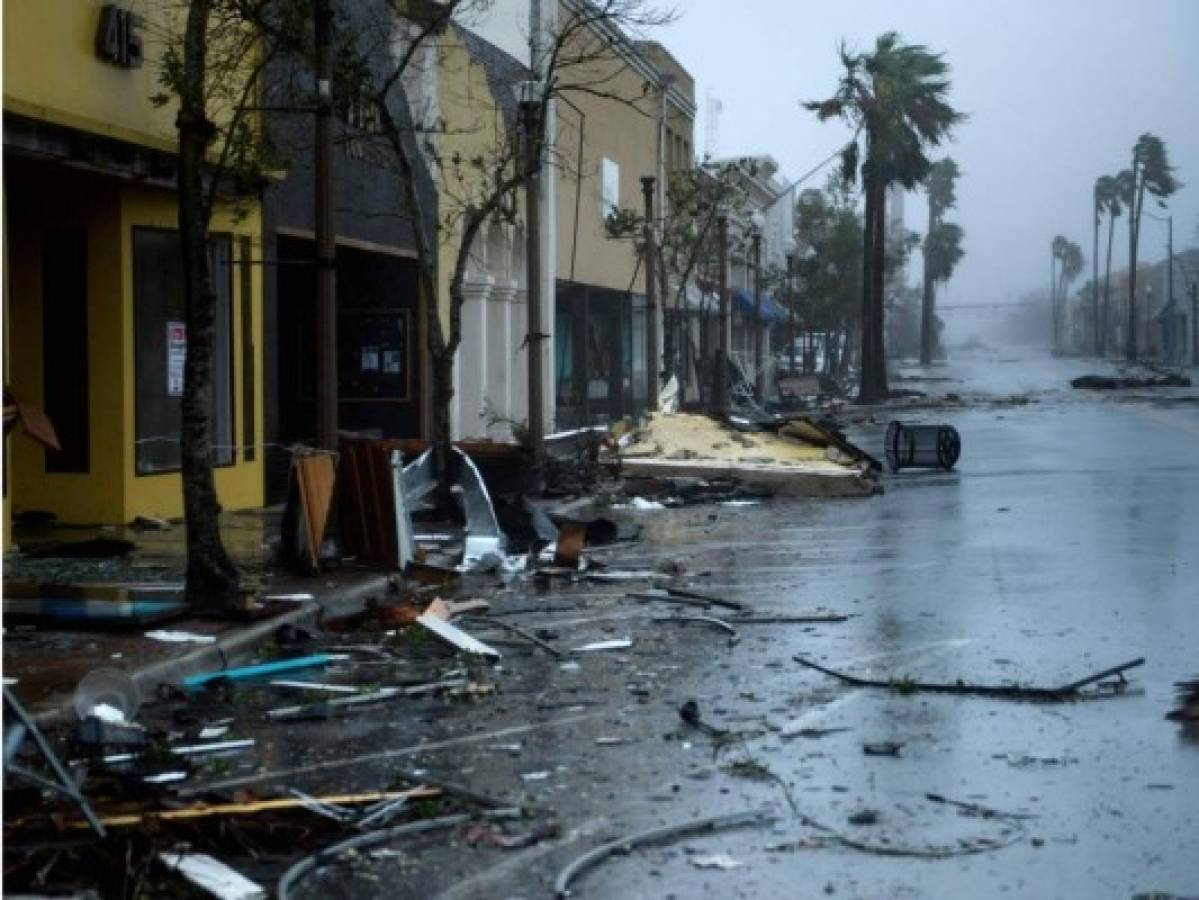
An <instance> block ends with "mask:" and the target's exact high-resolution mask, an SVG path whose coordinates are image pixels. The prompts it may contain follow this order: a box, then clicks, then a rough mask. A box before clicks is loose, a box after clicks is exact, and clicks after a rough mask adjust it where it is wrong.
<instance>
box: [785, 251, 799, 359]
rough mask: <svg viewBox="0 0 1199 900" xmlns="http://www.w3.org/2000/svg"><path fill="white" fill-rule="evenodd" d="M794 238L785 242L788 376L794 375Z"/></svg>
mask: <svg viewBox="0 0 1199 900" xmlns="http://www.w3.org/2000/svg"><path fill="white" fill-rule="evenodd" d="M797 246H798V245H797V244H796V242H795V238H789V239H788V240H787V246H786V252H787V365H788V374H789V375H794V374H795V250H796V247H797Z"/></svg>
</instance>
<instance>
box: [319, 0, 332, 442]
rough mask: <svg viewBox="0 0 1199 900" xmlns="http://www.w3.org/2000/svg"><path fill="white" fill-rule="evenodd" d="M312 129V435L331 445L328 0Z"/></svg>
mask: <svg viewBox="0 0 1199 900" xmlns="http://www.w3.org/2000/svg"><path fill="white" fill-rule="evenodd" d="M313 20H314V36H313V37H314V46H315V48H316V96H317V106H316V132H315V135H314V141H313V185H314V189H315V191H314V197H313V201H314V208H313V220H314V227H313V231H314V232H315V233H314V238H315V240H314V243H315V245H316V322H317V354H316V372H317V377H316V382H317V389H316V435H317V444H318V445H319V446H320V447H321V449H323V450H330V451H334V450H336V449H337V418H338V417H337V411H338V400H337V261H336V254H337V240H336V237H335V235H334V230H333V96H332V88H331V85H332V79H333V13H332V10H331V9H330V6H329V0H318V2H317V4H316V7H315V9H314V16H313Z"/></svg>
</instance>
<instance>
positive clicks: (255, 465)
mask: <svg viewBox="0 0 1199 900" xmlns="http://www.w3.org/2000/svg"><path fill="white" fill-rule="evenodd" d="M177 215H178V214H177V211H176V205H175V197H174V195H173V194H169V193H166V192H163V191H153V190H148V189H145V188H137V187H128V188H126V189H125V190H124V191H123V192H122V204H121V217H122V228H121V243H122V247H121V255H122V257H123V259H124V260H125V266H124V268H123V271H122V285H123V291H124V295H125V298H126V302H125V303H124V304H123V307H122V322H121V327H122V331H123V335H124V341H125V344H126V345H127V346H129V347H132V346H133V328H134V323H133V246H132V240H133V229H135V228H170V229H175V228H177V227H178V218H177ZM210 230H211V231H212V232H213V233H214V234H215V233H218V232H221V233H229V234H232V236H233V267H234V273H233V319H232V326H233V328H232V331H231V340H232V357H233V435H234V438H235V440H236V441H237V442H238V443H240V444H241V445H243V446H244V445H245V444H248V443H253V444H255V445H259V444H261V443H262V422H263V406H262V404H263V398H262V266H260V265H256V266H255V267H254V277H253V279H252V281H251V284H252V286H253V287H252V295H253V296H252V297H251V298H250V301H251V302H252V303H253V304H254V306H253V328H254V347H255V350H256V352H255V360H254V365H255V368H256V374H255V377H254V384H255V385H256V386H257V388H258V390H257V391H256V396H255V403H256V405H257V408H256V412H255V415H254V422H255V427H256V429H257V433H256V434H255V435H254V436H253V439H252V441H251V440H248V439H247V438H246V437H245V436H243V435H242V422H243V421H244V416H243V411H242V406H243V404H242V384H243V379H244V377H245V373H244V372H243V369H242V353H241V341H242V332H241V314H240V310H241V304H242V303H243V302H245V299H246V298H244V297H242V295H241V278H240V277H239V273H238V268H237V267H238V265H239V264H240V260H241V256H240V254H241V241H240V240H239V238H241V237H243V236H249V237H250V238H251V240H252V244H251V246H252V247H253V253H254V258H255V259H261V258H262V222H261V216H260V215H259V210H258V206H257V204H253V205H249V206H245V205H238V206H233V205H230V204H223V205H220V206H218V208H217V209H216V210H215V211H214V213H213V217H212V223H211V226H210ZM124 369H125V377H124V379H123V383H122V387H123V403H124V407H125V409H126V410H127V411H128V413H127V415H125V416H124V417H123V429H122V431H123V442H124V445H125V446H126V447H128V448H130V452H129V453H127V454H126V455H125V461H124V466H123V479H124V485H125V489H124V500H123V503H124V510H125V513H124V518H125V520H126V521H128V520H130V519H133V518H135V517H136V516H139V515H140V516H160V517H167V518H174V517H176V516H181V515H182V514H183V492H182V485H181V481H180V477H179V475H178V474H177V473H164V474H158V475H138V474H137V469H136V466H137V460H136V457H135V455H134V454H133V452H132V447H133V441H134V435H135V428H136V422H135V417H134V414H133V410H134V386H135V382H134V377H135V373H134V357H133V354H132V352H130V353H127V354H125V358H124ZM263 456H264V453H263V452H262V450H261V449H260V450H259V451H258V452H257V453H256V454H255V460H254V461H253V462H245V461H244V459H243V457H242V453H241V451H240V450H239V451H238V453H237V454H236V455H235V463H234V465H232V466H222V467H219V468H217V469H216V487H217V496H218V498H219V499H220V502H221V505H222V506H223V507H224V508H225V509H250V508H253V507H256V506H261V505H262V504H263V470H262V465H263V463H262V460H263Z"/></svg>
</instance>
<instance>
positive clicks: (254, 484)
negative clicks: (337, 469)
mask: <svg viewBox="0 0 1199 900" xmlns="http://www.w3.org/2000/svg"><path fill="white" fill-rule="evenodd" d="M178 13H179V7H177V6H174V5H172V4H163V3H158V2H151V0H125V2H122V3H117V4H112V3H101V2H99V0H37V2H9V3H5V4H4V195H5V209H4V244H5V246H4V326H5V327H4V347H3V350H4V382H5V385H6V388H7V389H8V390H10V391H11V393H12V395H13V396H15V397H17V398H19V399H20V400H22V401H24V402H27V403H31V404H33V405H35V406H38V407H40V408H41V409H43V410H44V411H45V412H46V413H47V414H48V415H49V416H50V418H51V420H52V421H53V423H54V425H55V428H56V431H57V433H58V436H59V440H60V443H61V444H62V448H63V449H62V452H53V451H49V450H44V449H43V448H42V447H40V446H38V445H36V444H34V443H33V442H31V441H29V440H27V439H25V438H23V437H21V436H19V435H17V434H14V435H11V436H10V437H9V438H7V439H6V441H5V466H6V472H5V511H6V523H7V521H9V519H10V517H11V516H12V514H14V513H19V512H22V511H31V510H45V511H49V512H51V513H54V514H55V515H56V516H57V517H58V519H59V520H60V521H63V522H73V523H83V522H100V523H121V522H128V521H130V520H131V519H133V518H135V517H136V516H139V515H144V516H163V517H174V516H178V515H180V514H181V513H182V493H181V486H180V477H179V474H178V466H179V463H178V459H179V422H180V412H179V405H180V396H181V394H182V362H183V358H184V353H185V350H186V329H185V327H183V322H184V315H183V301H182V280H181V274H180V270H181V262H180V258H181V254H180V250H179V241H178V235H177V231H176V229H177V219H176V216H177V203H176V196H175V158H174V152H175V146H176V134H175V128H174V120H175V109H174V106H173V105H171V104H167V105H162V106H156V105H155V104H154V103H152V102H151V97H152V96H153V95H155V94H159V93H161V92H162V88H161V86H160V85H159V83H158V71H159V65H158V63H159V60H160V59H161V57H162V54H163V52H164V49H165V41H166V40H168V39H169V35H171V34H177V33H178V29H179V27H180V25H181V22H180V21H179V19H178ZM260 230H261V214H260V208H259V205H258V203H257V200H255V199H249V200H239V201H237V202H236V203H235V202H233V201H229V202H220V203H218V205H217V207H216V209H215V211H214V214H213V219H212V235H213V240H212V245H211V255H212V261H213V274H214V282H215V286H216V292H217V298H218V304H217V306H218V310H217V341H216V348H215V359H214V363H215V364H214V373H215V374H214V380H215V386H216V396H215V398H214V408H215V411H216V415H215V422H214V427H213V434H214V438H213V443H214V447H213V454H214V460H215V463H216V466H217V469H216V484H217V490H218V494H219V496H220V500H221V503H222V505H223V506H224V507H225V508H227V509H238V508H248V507H253V506H259V505H261V504H262V497H263V473H262V454H261V452H260V451H259V450H258V449H257V447H258V445H259V444H261V441H262V437H261V434H262V426H261V423H262V421H263V409H262V391H261V385H262V362H261V359H262V354H261V350H262V315H261V282H262V276H261V267H260V266H259V265H257V263H258V262H259V261H260V260H261V252H260V249H261V239H260V233H261V231H260Z"/></svg>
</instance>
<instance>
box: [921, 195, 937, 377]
mask: <svg viewBox="0 0 1199 900" xmlns="http://www.w3.org/2000/svg"><path fill="white" fill-rule="evenodd" d="M933 213H934V211H933V202H932V201H931V200H929V202H928V233H927V234H925V236H924V298H923V302H922V303H921V305H920V364H921V365H922V366H927V365H928V364H929V363H931V362H932V361H933V279H932V273H931V272H930V271H929V268H928V239H929V237H930V236H931V235H932V233H933V228H935V227H936V224H937V222H936V217H935V216H934V214H933Z"/></svg>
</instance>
